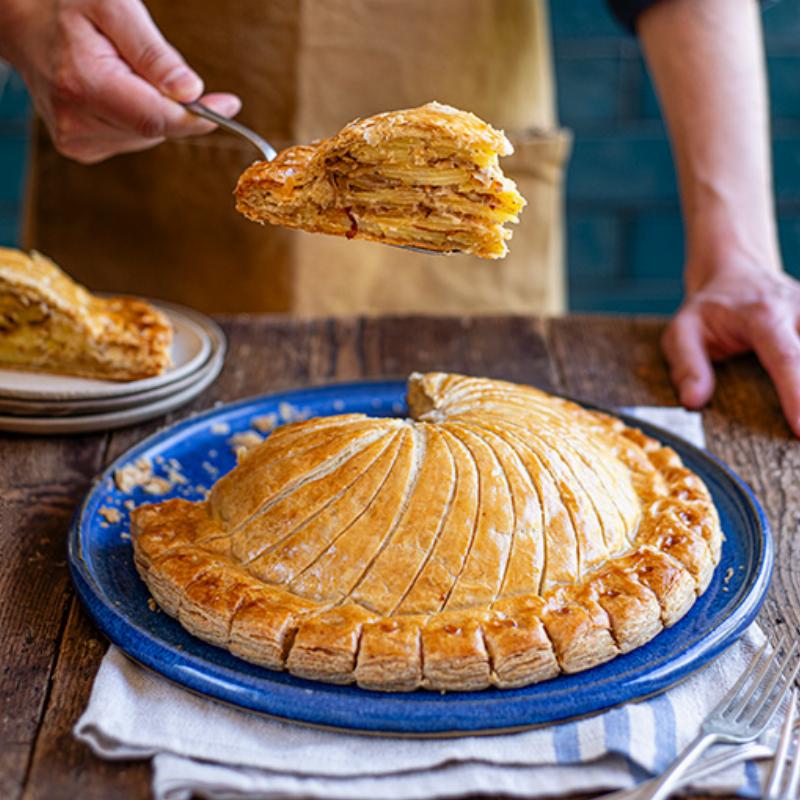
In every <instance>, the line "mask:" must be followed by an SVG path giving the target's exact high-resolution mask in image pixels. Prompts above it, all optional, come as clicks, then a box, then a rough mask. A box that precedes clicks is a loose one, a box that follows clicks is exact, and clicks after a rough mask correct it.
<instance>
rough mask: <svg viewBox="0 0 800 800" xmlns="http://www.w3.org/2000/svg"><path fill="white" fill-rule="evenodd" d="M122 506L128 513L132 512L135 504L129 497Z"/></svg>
mask: <svg viewBox="0 0 800 800" xmlns="http://www.w3.org/2000/svg"><path fill="white" fill-rule="evenodd" d="M122 505H123V506H125V508H126V509H127V510H128V511H133V509H134V508H136V503H134V502H133V500H131V499H130V497H129V498H128V499H127V500H126V501H125V502H124V503H123V504H122Z"/></svg>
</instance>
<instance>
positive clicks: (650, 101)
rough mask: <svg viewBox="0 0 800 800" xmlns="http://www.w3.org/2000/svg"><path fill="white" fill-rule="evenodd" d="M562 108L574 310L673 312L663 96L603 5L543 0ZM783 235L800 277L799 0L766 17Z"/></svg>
mask: <svg viewBox="0 0 800 800" xmlns="http://www.w3.org/2000/svg"><path fill="white" fill-rule="evenodd" d="M550 14H551V19H552V23H553V43H554V53H555V63H556V77H557V80H558V89H559V113H560V115H561V121H562V123H563V124H564V125H565V126H567V127H569V128H571V129H572V130H573V131H574V133H575V146H574V151H573V155H572V161H571V163H570V165H569V170H568V173H567V254H568V256H567V257H568V263H569V273H568V275H569V298H570V308H571V309H573V310H577V311H630V312H652V313H657V312H670V311H672V310H674V309H675V308H676V307H677V305H678V304H679V303H680V298H681V271H682V262H683V231H682V224H681V218H680V210H679V204H678V194H677V183H676V179H675V173H674V169H673V166H672V159H671V156H670V151H669V143H668V141H667V136H666V132H665V130H664V126H663V124H662V122H661V119H660V113H659V109H658V102H657V100H656V96H655V92H654V91H653V87H652V84H651V83H650V80H649V78H648V76H647V72H646V70H645V68H644V64H643V61H642V57H641V53H640V51H639V47H638V44H637V42H636V40H635V39H634V38H633V37H630V36H627V35H626V34H625V32H624V31H622V30H621V29H620V28H619V27H618V26H617V25H616V23H615V21H614V20H613V19H612V17H611V15H610V14H609V13H608V11H607V9H606V6H605V3H604V2H603V0H550ZM764 27H765V32H766V37H767V54H768V69H769V76H770V96H771V101H772V116H773V139H774V163H775V185H776V194H777V198H778V216H779V232H780V238H781V246H782V249H783V254H784V259H785V262H786V266H787V269H789V270H790V271H791V272H792V273H793V274H795V275H799V274H800V2H799V0H782V2H780V3H778V4H777V5H775V6H773V7H772V8H770V9H769V10H768V11H766V12H765V14H764Z"/></svg>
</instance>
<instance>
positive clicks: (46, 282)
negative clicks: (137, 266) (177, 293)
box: [0, 247, 172, 381]
mask: <svg viewBox="0 0 800 800" xmlns="http://www.w3.org/2000/svg"><path fill="white" fill-rule="evenodd" d="M171 344H172V326H171V324H170V322H169V320H168V319H167V318H166V317H165V315H164V314H162V313H161V312H160V311H159V310H158V309H156V308H154V307H153V306H152V305H151V304H150V303H147V302H145V301H144V300H140V299H137V298H134V297H108V298H106V297H97V296H95V295H93V294H91V293H90V292H89V291H87V290H86V289H85V288H84V287H83V286H81V285H80V284H78V283H76V282H75V281H73V280H72V279H71V278H70V277H69V276H68V275H67V274H66V273H65V272H63V271H62V270H61V269H60V268H59V267H58V266H56V265H55V264H54V263H53V262H52V261H51V260H50V259H49V258H46V257H45V256H43V255H42V254H41V253H37V252H36V251H32V252H31V253H25V252H22V251H21V250H16V249H13V248H5V247H3V248H0V367H5V368H10V369H22V370H30V371H34V372H50V373H56V374H61V375H77V376H80V377H85V378H99V379H101V380H114V381H133V380H139V379H142V378H148V377H152V376H155V375H160V374H162V373H163V372H164V371H165V370H166V369H167V368H168V367H169V366H170V365H171V357H170V347H171Z"/></svg>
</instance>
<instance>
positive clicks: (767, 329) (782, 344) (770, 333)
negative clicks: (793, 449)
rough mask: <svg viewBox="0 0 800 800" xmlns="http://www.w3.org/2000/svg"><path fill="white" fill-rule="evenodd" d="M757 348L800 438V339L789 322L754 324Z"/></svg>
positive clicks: (754, 343) (761, 321) (787, 417)
mask: <svg viewBox="0 0 800 800" xmlns="http://www.w3.org/2000/svg"><path fill="white" fill-rule="evenodd" d="M753 349H754V350H755V351H756V355H757V356H758V358H759V361H761V363H762V364H763V366H764V369H766V371H767V372H768V373H769V376H770V378H772V382H773V383H774V384H775V389H776V390H777V392H778V397H779V399H780V402H781V408H782V409H783V413H784V414H785V415H786V420H787V421H788V423H789V426H790V427H791V429H792V431H793V432H794V433H795V435H797V436H800V337H798V334H797V330H796V328H795V326H794V325H793V324H792V323H791V321H790V320H788V319H785V320H776V319H769V320H767V319H765V320H759V321H757V322H755V323H753Z"/></svg>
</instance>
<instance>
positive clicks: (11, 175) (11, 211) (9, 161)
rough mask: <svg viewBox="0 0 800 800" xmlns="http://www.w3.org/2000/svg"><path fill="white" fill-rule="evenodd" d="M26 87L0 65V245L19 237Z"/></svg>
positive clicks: (26, 124) (26, 133) (25, 148)
mask: <svg viewBox="0 0 800 800" xmlns="http://www.w3.org/2000/svg"><path fill="white" fill-rule="evenodd" d="M29 105H30V103H29V101H28V95H27V93H26V91H25V85H24V84H23V83H22V81H21V80H20V78H19V76H18V75H17V74H16V73H15V72H12V71H11V70H10V69H8V68H7V67H5V66H4V65H3V64H0V245H3V244H5V245H15V244H16V243H17V241H18V238H19V227H20V220H21V201H22V188H23V184H24V181H25V167H26V164H27V157H28V137H29V131H30V122H29V118H30V112H29Z"/></svg>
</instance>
